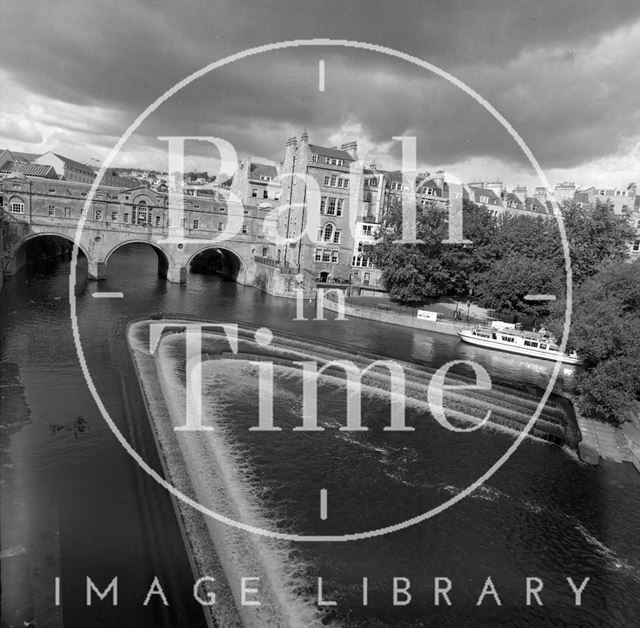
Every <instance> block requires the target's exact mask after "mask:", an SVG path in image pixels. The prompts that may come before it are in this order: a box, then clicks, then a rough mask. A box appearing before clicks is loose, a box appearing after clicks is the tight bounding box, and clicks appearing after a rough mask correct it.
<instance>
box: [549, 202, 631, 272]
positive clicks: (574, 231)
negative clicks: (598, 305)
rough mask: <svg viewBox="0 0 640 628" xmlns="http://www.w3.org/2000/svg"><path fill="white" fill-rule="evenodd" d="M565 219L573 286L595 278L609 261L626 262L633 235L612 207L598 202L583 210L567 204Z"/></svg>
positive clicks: (563, 208) (571, 203) (570, 203)
mask: <svg viewBox="0 0 640 628" xmlns="http://www.w3.org/2000/svg"><path fill="white" fill-rule="evenodd" d="M562 216H563V219H564V225H565V230H566V233H567V240H568V242H569V250H570V256H571V269H572V273H573V281H574V283H576V284H580V283H582V282H583V281H584V280H585V279H587V278H588V277H591V276H592V275H594V274H595V273H596V271H597V270H598V267H599V266H600V265H601V264H602V263H604V262H606V261H608V260H615V261H622V260H624V259H626V258H627V256H628V249H629V244H630V243H631V241H632V240H633V237H634V231H633V229H631V227H630V226H629V224H628V223H627V222H626V220H625V219H624V218H625V217H621V216H619V215H616V213H615V212H614V210H613V208H612V207H611V206H610V205H608V204H606V203H600V202H597V203H596V204H595V206H581V205H579V204H578V203H576V202H574V201H565V203H564V205H563V207H562Z"/></svg>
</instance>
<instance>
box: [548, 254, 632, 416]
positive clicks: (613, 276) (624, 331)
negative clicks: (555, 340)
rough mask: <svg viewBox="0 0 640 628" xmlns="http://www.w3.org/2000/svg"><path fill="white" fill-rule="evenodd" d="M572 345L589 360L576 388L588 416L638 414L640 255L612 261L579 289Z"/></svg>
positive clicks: (581, 406)
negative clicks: (637, 258)
mask: <svg viewBox="0 0 640 628" xmlns="http://www.w3.org/2000/svg"><path fill="white" fill-rule="evenodd" d="M562 307H563V304H562V303H559V304H558V308H557V310H558V311H556V317H555V321H556V328H557V327H558V321H559V319H560V314H564V311H562V312H560V311H559V310H561V308H562ZM568 345H569V346H570V347H571V348H573V349H575V350H576V351H577V352H578V354H579V355H580V357H581V358H582V359H583V360H584V371H583V372H581V373H579V374H578V376H577V387H578V393H579V399H578V406H579V408H580V410H581V411H582V412H583V413H584V414H585V415H587V416H592V417H596V418H600V419H605V420H608V421H614V422H619V421H621V420H623V418H624V416H625V414H626V413H628V412H636V413H638V411H639V408H640V260H636V261H635V262H633V263H631V262H617V261H609V262H607V263H605V264H604V265H602V266H600V268H599V269H598V272H597V273H596V274H594V276H593V277H591V278H589V279H588V280H586V281H585V282H584V283H583V284H582V285H580V286H578V287H577V288H576V291H575V296H574V300H573V308H572V324H571V333H570V338H569V342H568Z"/></svg>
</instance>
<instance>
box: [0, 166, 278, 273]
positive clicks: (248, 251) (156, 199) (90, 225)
mask: <svg viewBox="0 0 640 628" xmlns="http://www.w3.org/2000/svg"><path fill="white" fill-rule="evenodd" d="M88 191H89V186H88V185H86V184H78V183H74V182H68V181H57V180H56V181H34V180H29V179H26V178H24V177H22V178H21V177H9V178H5V179H3V180H2V181H1V182H0V194H1V196H0V206H1V210H2V213H1V231H2V233H1V238H0V258H1V259H0V262H1V263H2V269H1V270H2V271H3V272H4V274H5V275H7V276H10V275H12V274H14V273H15V272H17V271H18V270H19V269H20V268H21V267H22V266H24V264H25V262H26V247H25V245H26V243H27V242H29V241H30V240H32V239H34V238H39V237H42V236H58V237H61V238H64V239H66V240H69V241H71V242H73V241H75V239H76V232H77V228H78V223H79V220H80V217H81V214H82V211H83V209H84V205H85V202H86V196H87V193H88ZM184 205H185V207H184V212H183V214H182V216H184V218H183V220H182V225H180V228H179V229H176V227H175V225H174V226H173V228H172V227H171V226H170V220H169V216H170V212H169V208H168V206H167V196H166V195H162V194H159V193H156V192H154V191H152V190H149V189H148V188H145V187H141V188H136V189H130V190H120V189H115V188H106V187H103V188H98V192H97V193H96V196H95V198H94V199H93V202H92V204H91V207H90V208H89V209H88V211H87V216H86V219H85V222H84V224H83V228H82V232H81V235H80V238H79V241H78V247H79V249H80V251H81V252H82V253H83V254H84V256H85V257H86V258H87V266H88V273H89V277H90V278H92V279H102V278H104V277H105V276H106V274H107V273H108V266H109V259H110V258H111V256H112V255H113V253H114V252H115V251H117V250H118V249H119V248H120V247H122V246H125V245H127V244H131V243H144V244H148V245H149V246H151V247H152V248H153V249H154V251H155V252H156V254H157V255H158V273H159V274H160V275H161V276H163V277H166V278H167V279H168V280H169V281H172V282H180V283H184V282H186V281H187V277H188V269H189V265H190V264H191V262H192V261H193V260H194V258H195V257H196V256H197V255H198V254H200V253H202V252H203V251H208V250H217V251H219V252H220V253H221V255H222V260H223V263H222V269H221V272H223V273H224V274H227V275H230V276H231V277H232V278H234V279H235V280H236V281H238V282H239V283H241V284H246V285H253V284H254V283H256V274H257V269H258V267H259V266H261V265H260V264H259V262H258V261H257V260H258V259H262V258H270V257H271V254H272V253H273V246H270V244H269V240H270V239H269V238H267V237H266V235H265V229H264V224H265V218H266V217H267V213H268V212H267V211H266V210H262V209H261V208H258V207H241V208H239V209H238V208H236V209H235V210H234V209H233V208H232V207H230V206H229V205H228V204H227V202H226V201H225V200H224V199H223V198H222V197H220V196H217V197H212V198H205V199H199V198H193V197H191V198H187V197H185V202H184ZM234 211H235V216H236V220H237V223H238V225H239V228H238V229H237V233H236V234H235V235H233V236H232V237H229V238H224V236H225V229H226V228H227V224H228V221H229V220H230V219H232V217H233V216H230V214H233V212H234ZM238 214H239V215H238ZM176 231H177V232H179V236H180V237H177V236H176ZM169 236H171V237H169Z"/></svg>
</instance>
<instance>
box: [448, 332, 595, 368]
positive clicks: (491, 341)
mask: <svg viewBox="0 0 640 628" xmlns="http://www.w3.org/2000/svg"><path fill="white" fill-rule="evenodd" d="M458 335H459V336H460V339H461V340H462V341H463V342H468V343H470V344H472V345H478V346H479V347H486V348H487V349H498V350H499V351H508V352H509V353H519V354H520V355H528V356H530V357H532V358H541V359H543V360H560V361H561V362H564V363H565V364H581V362H582V360H580V358H579V357H578V356H577V354H576V352H575V351H574V352H573V353H571V354H568V353H562V352H561V351H560V347H559V346H558V345H557V344H556V342H555V341H554V339H553V338H552V337H551V335H550V334H549V333H548V332H546V331H545V330H544V329H542V330H540V331H538V332H531V331H523V330H522V329H518V328H517V327H516V326H515V325H510V324H508V323H501V322H499V321H493V322H492V323H491V325H476V326H475V327H472V328H470V329H461V330H460V331H459V332H458Z"/></svg>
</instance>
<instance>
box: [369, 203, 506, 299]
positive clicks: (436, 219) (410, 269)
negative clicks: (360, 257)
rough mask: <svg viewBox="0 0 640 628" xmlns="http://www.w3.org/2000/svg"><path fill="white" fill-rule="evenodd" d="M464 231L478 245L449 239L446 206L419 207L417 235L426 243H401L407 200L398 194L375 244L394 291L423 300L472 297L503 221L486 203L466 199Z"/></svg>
mask: <svg viewBox="0 0 640 628" xmlns="http://www.w3.org/2000/svg"><path fill="white" fill-rule="evenodd" d="M463 212H464V218H463V228H464V231H463V235H464V238H465V239H470V240H472V242H473V244H472V245H463V244H444V243H443V240H445V239H446V238H447V237H448V227H447V219H448V216H447V214H446V212H443V211H442V210H441V209H438V208H435V207H429V208H425V209H421V210H419V211H417V212H416V232H417V238H418V239H420V240H423V242H424V243H423V244H401V243H399V242H397V241H396V240H399V239H400V238H401V235H402V204H401V201H400V199H398V198H395V197H393V198H392V199H391V200H390V202H389V204H388V206H387V212H386V217H385V224H386V229H384V230H383V231H382V232H381V233H380V234H379V236H380V237H381V240H380V242H378V243H377V244H376V246H375V250H374V253H375V256H376V260H377V264H378V266H379V267H380V268H382V278H383V281H384V283H385V285H386V287H387V290H388V291H389V293H390V294H391V296H392V297H394V298H396V299H398V300H400V301H401V302H403V303H407V304H420V303H424V302H425V301H426V300H429V299H433V298H436V297H440V296H443V295H448V296H458V297H462V298H466V296H467V295H468V294H469V290H470V286H471V283H472V277H473V276H474V274H475V273H477V272H478V270H483V269H485V268H487V267H488V260H490V259H492V257H493V256H495V254H496V252H495V243H494V239H495V232H496V229H497V221H496V219H495V218H494V216H493V214H491V212H489V211H488V210H486V209H485V208H484V207H481V206H478V205H475V204H474V203H467V202H465V205H464V208H463Z"/></svg>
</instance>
